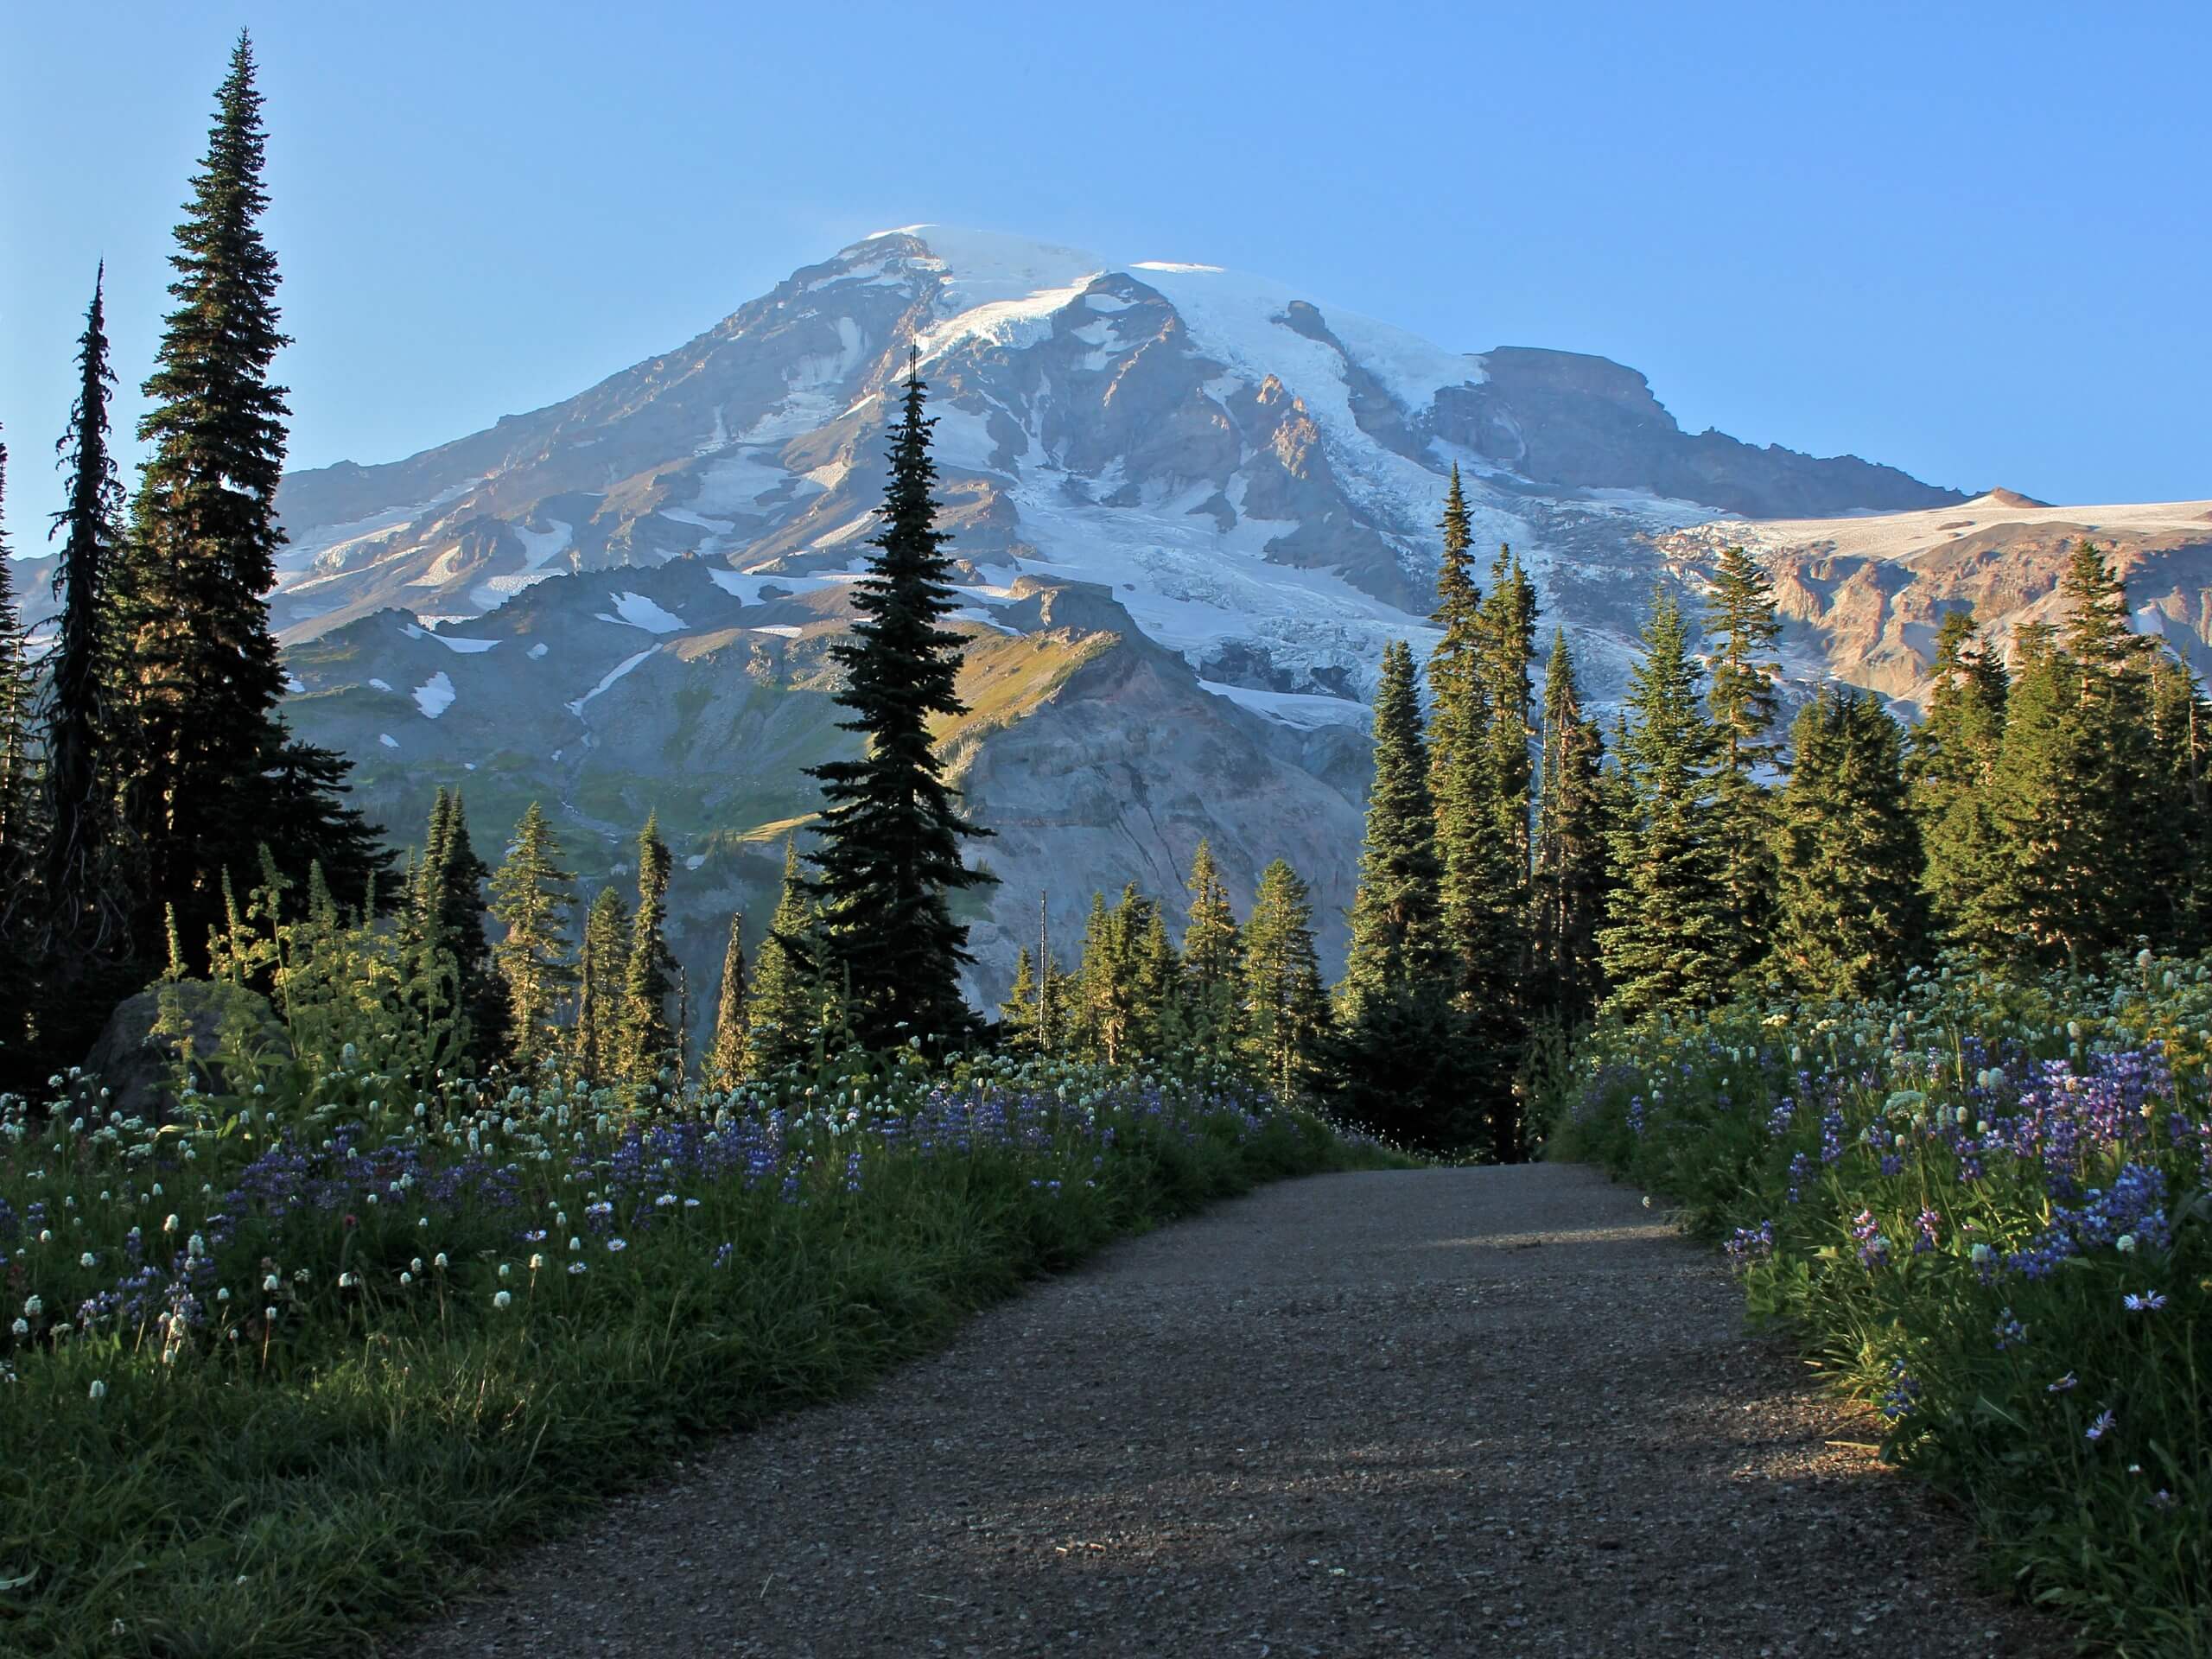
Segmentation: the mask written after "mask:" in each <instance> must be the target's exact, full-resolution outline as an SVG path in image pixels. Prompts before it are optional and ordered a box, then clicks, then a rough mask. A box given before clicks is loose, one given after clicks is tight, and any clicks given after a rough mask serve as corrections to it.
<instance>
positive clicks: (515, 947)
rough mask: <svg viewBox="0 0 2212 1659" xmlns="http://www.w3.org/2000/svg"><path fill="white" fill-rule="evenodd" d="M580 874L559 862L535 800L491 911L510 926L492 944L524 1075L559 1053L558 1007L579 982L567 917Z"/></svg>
mask: <svg viewBox="0 0 2212 1659" xmlns="http://www.w3.org/2000/svg"><path fill="white" fill-rule="evenodd" d="M574 909H575V872H574V871H572V870H564V869H563V868H561V842H560V838H559V837H558V836H556V835H555V834H554V833H553V826H552V825H551V824H550V823H548V822H547V821H546V817H545V814H544V812H543V810H542V809H541V808H540V807H539V806H538V804H537V802H536V801H532V802H531V804H530V808H529V810H527V811H525V812H524V814H523V816H522V821H521V823H518V824H517V825H516V826H515V837H514V843H513V845H512V847H510V848H509V849H508V851H507V855H506V857H505V858H504V859H503V860H501V861H500V863H499V868H498V869H496V870H494V871H493V873H492V905H491V910H492V916H493V920H495V921H497V922H498V923H499V925H500V926H501V927H502V928H504V929H505V932H504V933H503V934H502V936H501V938H500V939H499V943H498V944H495V945H493V948H492V958H493V969H494V970H495V971H496V972H497V974H498V976H499V982H500V983H501V984H502V985H503V986H504V987H505V991H506V998H507V1015H506V1029H507V1033H508V1046H509V1051H510V1052H511V1053H512V1056H513V1059H514V1064H515V1067H516V1069H517V1070H518V1071H521V1072H522V1073H523V1074H524V1076H525V1077H535V1076H536V1075H537V1072H538V1071H539V1069H540V1068H541V1067H542V1066H543V1065H544V1064H545V1062H546V1061H547V1060H548V1059H549V1058H551V1057H552V1056H553V1055H555V1054H556V1053H557V1052H558V1051H559V1048H560V1041H561V1032H560V1020H559V1016H560V1013H561V1009H562V1005H563V1002H564V1001H566V998H567V995H568V992H569V988H570V987H571V986H572V985H573V983H574V982H575V969H573V968H571V967H570V965H569V915H570V912H572V911H573V910H574Z"/></svg>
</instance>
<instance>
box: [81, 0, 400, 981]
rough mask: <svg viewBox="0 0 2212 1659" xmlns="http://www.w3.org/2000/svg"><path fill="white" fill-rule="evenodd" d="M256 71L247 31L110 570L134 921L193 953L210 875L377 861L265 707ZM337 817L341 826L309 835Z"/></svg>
mask: <svg viewBox="0 0 2212 1659" xmlns="http://www.w3.org/2000/svg"><path fill="white" fill-rule="evenodd" d="M254 73H255V66H254V59H253V52H252V48H251V43H250V42H249V41H247V40H246V38H245V35H240V36H239V38H238V45H237V48H236V49H235V50H234V51H233V52H232V56H231V66H230V73H229V74H228V75H227V76H226V79H225V80H224V82H223V85H222V87H221V89H220V91H219V93H218V95H217V107H216V114H215V121H214V125H213V129H212V130H211V131H210V133H209V136H208V147H207V156H206V157H205V159H204V160H203V162H202V163H201V166H200V171H199V173H198V174H196V175H194V179H193V196H192V200H191V201H190V202H189V203H188V204H187V207H186V218H185V220H184V222H183V223H182V224H181V225H179V226H177V228H176V242H177V251H176V252H175V254H174V255H173V256H172V257H171V259H170V264H172V265H173V266H174V267H175V270H176V273H177V280H176V281H175V283H172V284H171V286H170V289H169V292H170V293H171V294H172V295H174V296H175V298H176V301H177V305H176V308H175V310H173V311H171V312H170V313H169V315H168V321H167V325H166V328H165V332H164V334H163V336H162V344H161V347H160V351H159V353H158V357H157V361H156V367H155V370H154V372H153V374H152V375H151V376H150V377H149V378H148V379H147V381H146V383H145V386H144V392H145V397H146V399H147V402H148V404H149V408H148V410H147V412H146V414H145V415H144V416H143V417H142V418H141V420H140V422H139V423H138V436H139V438H140V440H141V441H142V442H144V443H147V444H149V445H150V446H151V454H149V457H148V460H147V462H146V466H145V469H144V471H143V474H142V475H141V479H140V483H139V489H138V494H137V499H136V501H135V503H134V505H133V509H132V524H131V531H130V537H129V541H128V543H127V548H128V551H127V554H126V556H125V558H124V562H123V563H124V569H123V574H122V579H121V581H120V582H119V584H118V595H119V601H120V605H119V608H120V610H121V613H122V615H121V622H122V630H121V632H122V640H121V644H120V646H119V648H118V651H117V652H116V654H115V671H116V681H115V696H114V707H115V710H116V715H117V719H118V733H117V743H116V752H117V756H118V761H119V763H120V765H121V766H122V767H123V770H124V779H125V784H126V789H125V794H124V804H125V817H126V820H127V822H128V823H129V825H130V829H131V832H132V834H133V836H134V837H135V849H134V850H135V852H136V854H137V861H138V864H139V866H140V868H141V870H142V871H143V875H142V879H141V881H140V890H139V893H138V894H137V898H138V901H139V902H138V903H137V906H135V907H134V908H135V910H136V912H137V916H136V925H135V928H134V932H135V934H136V936H137V938H139V939H141V940H142V941H143V940H144V939H147V938H157V937H159V936H160V934H161V932H162V920H163V918H164V916H165V914H166V913H168V912H174V913H175V917H176V919H177V926H178V931H179V934H180V936H181V938H182V940H183V942H184V946H185V949H186V950H187V951H188V953H193V954H194V959H195V960H196V959H197V957H196V952H197V950H198V944H199V941H200V940H201V939H203V938H206V937H207V934H208V931H209V929H210V927H211V926H213V925H215V924H217V923H219V922H220V921H221V919H222V913H223V912H222V899H221V891H222V886H223V878H224V876H225V875H226V874H229V875H231V876H232V878H234V879H235V880H238V881H239V882H241V883H251V881H252V880H254V879H255V872H256V870H257V868H258V862H259V849H260V848H261V847H262V846H263V845H264V844H267V845H268V846H270V849H271V850H272V851H273V852H274V853H275V854H276V855H277V858H278V861H279V862H280V863H281V864H282V865H283V867H284V868H285V869H286V870H287V871H288V872H289V873H290V874H293V875H294V877H295V878H297V877H299V876H300V875H301V874H303V873H304V871H305V869H306V868H307V867H308V865H309V864H310V863H314V862H320V863H321V866H322V868H323V870H324V874H325V875H326V876H327V878H328V880H329V883H330V885H331V887H333V888H334V890H335V891H336V893H337V896H338V897H339V898H340V899H341V900H343V901H345V902H346V903H349V904H353V903H359V901H360V900H361V899H363V898H364V897H365V888H366V887H367V885H368V883H369V881H370V880H371V879H372V873H373V868H372V866H369V865H365V864H364V863H363V862H362V860H361V857H360V854H361V836H359V833H358V832H359V830H360V829H363V828H364V826H361V825H360V824H359V820H358V818H349V817H348V816H347V815H346V811H345V810H344V809H342V808H340V807H339V806H338V805H337V804H335V799H334V794H335V791H337V790H339V789H340V788H342V783H341V782H336V781H334V780H342V779H343V777H344V774H345V771H346V762H345V760H343V758H342V757H340V756H338V755H336V754H334V753H332V752H330V751H327V750H317V749H311V748H308V747H307V746H302V745H298V744H296V743H294V742H293V741H291V740H290V739H289V736H288V735H287V734H286V732H285V730H284V728H283V721H282V720H281V719H280V717H279V715H278V712H277V709H278V702H279V699H280V698H281V697H282V696H283V690H284V679H283V669H282V667H281V665H280V664H279V662H278V660H277V642H276V640H275V639H274V638H273V637H272V636H271V635H270V632H269V613H268V607H267V603H266V601H265V600H264V594H267V593H268V591H269V589H270V588H271V587H273V586H274V585H275V582H276V559H277V550H279V549H280V548H281V547H282V546H283V541H284V532H283V528H282V526H281V525H280V524H279V523H278V521H277V484H278V482H279V480H281V478H282V476H283V469H284V445H285V419H286V416H287V415H288V413H289V410H288V409H287V407H286V404H285V401H284V397H285V394H284V389H283V387H281V386H278V385H275V384H273V383H272V382H271V380H270V373H269V371H270V364H271V362H272V360H273V359H275V357H276V354H277V349H278V348H279V347H280V346H283V345H284V344H285V336H284V334H283V333H282V332H281V331H280V329H279V327H278V323H279V317H278V313H277V259H276V256H275V255H274V254H273V253H272V252H271V251H270V248H269V245H268V243H267V241H266V240H265V239H264V237H263V235H262V232H261V225H260V221H261V218H262V215H263V213H264V211H265V210H266V208H267V207H268V200H269V199H268V195H267V193H266V191H265V190H264V188H263V184H262V170H263V167H264V160H265V143H266V135H265V132H264V128H263V125H262V118H261V109H262V95H261V93H260V92H259V90H258V89H257V87H256V86H255V81H254ZM287 755H289V761H287V760H285V757H286V756H287ZM289 791H305V792H306V798H302V799H290V798H287V796H288V792H289ZM333 826H335V827H336V828H337V829H339V830H340V832H341V833H340V837H339V841H338V842H337V843H335V844H329V845H326V844H323V843H322V842H320V841H318V840H317V839H316V837H317V836H319V835H321V833H322V832H323V831H324V830H326V829H329V828H331V827H333ZM280 831H281V833H280Z"/></svg>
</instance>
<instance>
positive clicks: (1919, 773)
mask: <svg viewBox="0 0 2212 1659" xmlns="http://www.w3.org/2000/svg"><path fill="white" fill-rule="evenodd" d="M1933 681H1934V683H1933V685H1932V687H1931V688H1930V690H1929V696H1928V709H1927V715H1926V718H1925V719H1923V721H1921V722H1920V724H1919V725H1918V726H1916V727H1915V728H1913V730H1912V732H1911V733H1910V735H1908V737H1907V738H1906V740H1905V760H1904V775H1905V780H1906V783H1907V785H1908V787H1909V796H1908V798H1909V799H1910V803H1911V806H1912V810H1913V816H1914V817H1915V818H1916V819H1917V820H1918V822H1919V824H1920V838H1921V844H1922V847H1923V852H1924V863H1923V874H1922V885H1923V890H1924V892H1925V893H1926V894H1927V898H1928V902H1929V912H1930V914H1931V916H1932V918H1933V919H1934V921H1935V923H1936V925H1937V926H1939V927H1940V928H1941V929H1942V931H1943V933H1944V934H1945V935H1946V936H1947V937H1948V938H1950V939H1952V940H1953V941H1955V943H1958V944H1965V945H1967V946H1970V947H1972V948H1973V949H1974V950H1978V951H1980V953H1981V954H1982V955H1983V956H1985V957H2000V956H2002V955H2003V954H2004V953H2005V949H2006V947H2007V944H2008V940H2007V938H2006V936H2005V930H2006V928H2007V927H2008V926H2009V923H2008V922H2007V921H2006V920H2005V918H2004V916H2003V913H2002V912H2003V908H2004V907H2003V906H2002V905H2001V904H1999V903H1998V902H1997V900H1998V899H1999V893H1997V891H1996V889H1997V888H1998V887H1999V886H2000V885H2001V884H2002V883H2003V882H2004V881H2005V880H2006V879H2007V877H2006V875H2005V868H2004V861H2003V857H2002V849H2001V847H2000V843H1999V836H1998V832H1997V827H1996V823H1995V820H1994V819H1993V817H1992V816H1991V809H1992V804H1993V786H1994V785H1995V782H1996V777H1997V760H1998V754H1999V750H2000V749H2001V747H2003V744H2004V738H2005V700H2006V697H2007V695H2008V690H2009V687H2008V683H2007V681H2006V678H2005V668H2004V664H2002V663H2000V662H1999V660H1998V658H1997V656H1996V653H1995V652H1992V651H1991V650H1990V649H1989V648H1988V647H1987V646H1986V645H1985V644H1984V643H1983V642H1982V641H1981V639H1980V637H1979V635H1978V634H1977V633H1976V632H1975V631H1974V619H1973V617H1972V615H1971V614H1970V613H1967V612H1966V611H1958V610H1955V611H1948V612H1946V613H1944V616H1943V620H1942V623H1941V624H1940V625H1939V626H1938V628H1937V631H1936V660H1935V665H1934V671H1933Z"/></svg>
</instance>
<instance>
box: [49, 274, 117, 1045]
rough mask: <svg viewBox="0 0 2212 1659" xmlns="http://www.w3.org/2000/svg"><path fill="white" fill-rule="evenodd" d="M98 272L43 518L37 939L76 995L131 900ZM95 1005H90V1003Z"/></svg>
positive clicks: (111, 959) (107, 375)
mask: <svg viewBox="0 0 2212 1659" xmlns="http://www.w3.org/2000/svg"><path fill="white" fill-rule="evenodd" d="M106 274H107V270H106V266H105V264H103V265H102V266H101V267H100V270H99V275H97V276H96V277H94V278H93V282H92V303H91V305H90V306H89V307H88V308H87V309H86V315H85V332H84V334H83V335H82V336H81V337H80V339H79V341H78V347H77V370H78V390H77V402H76V405H75V407H74V408H73V409H72V410H70V412H69V429H68V431H67V433H65V434H64V435H63V436H62V438H61V441H60V443H59V444H58V445H57V446H56V448H58V449H59V450H60V456H61V461H62V464H63V466H64V467H66V468H67V474H68V480H69V483H68V505H67V506H65V507H64V508H63V509H62V510H61V511H60V512H57V513H56V514H54V529H53V534H54V535H55V536H58V537H60V540H61V548H60V554H59V556H58V557H57V558H56V560H55V562H54V599H55V600H56V601H59V603H60V612H61V613H60V626H59V628H58V630H57V634H56V638H55V640H54V652H53V656H52V658H51V669H52V672H51V675H50V677H49V678H48V685H47V701H46V707H45V710H44V726H45V734H46V755H47V766H46V814H45V816H46V822H47V841H46V858H45V877H46V901H45V902H46V942H45V948H44V949H43V950H42V951H41V955H42V957H44V958H45V963H46V969H47V972H48V975H49V976H52V977H53V979H54V980H55V981H57V982H60V983H62V984H67V985H71V986H75V987H82V986H83V985H84V984H85V982H86V977H87V976H95V977H98V976H106V975H109V974H111V973H112V971H113V969H115V968H117V967H119V966H120V965H121V964H122V963H124V962H127V960H128V958H129V956H130V935H129V931H128V930H129V925H130V898H129V893H128V889H127V887H126V885H125V884H126V879H127V872H126V871H125V869H124V863H123V857H124V842H123V838H122V835H121V823H120V820H119V817H118V808H119V804H120V797H119V794H118V779H116V777H115V776H114V773H113V770H112V766H113V761H114V741H115V738H116V732H115V722H114V720H113V718H112V715H111V709H110V708H109V706H108V698H109V694H110V691H111V688H112V686H113V684H114V682H115V644H116V642H115V617H114V591H113V590H114V585H115V575H116V571H115V565H116V562H117V560H118V557H119V556H120V551H121V545H122V539H121V531H120V528H119V521H120V516H121V513H122V511H123V486H121V485H120V484H119V483H118V482H117V480H116V474H115V461H114V457H113V456H112V454H111V453H110V449H109V444H108V416H107V409H108V399H109V397H110V396H111V394H112V391H113V388H114V385H115V375H114V372H112V371H111V369H110V368H109V367H108V361H107V319H106V302H105V293H104V289H105V278H106ZM92 1000H93V1001H99V1000H101V999H99V998H97V997H95V998H93V999H92Z"/></svg>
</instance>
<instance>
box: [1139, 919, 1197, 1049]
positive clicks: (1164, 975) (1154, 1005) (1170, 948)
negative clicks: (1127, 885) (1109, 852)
mask: <svg viewBox="0 0 2212 1659" xmlns="http://www.w3.org/2000/svg"><path fill="white" fill-rule="evenodd" d="M1148 908H1149V912H1150V913H1149V914H1148V915H1147V917H1146V918H1145V925H1144V932H1143V934H1142V935H1141V937H1140V938H1139V939H1138V942H1137V995H1138V997H1139V1000H1140V1001H1141V1005H1142V1007H1143V1008H1144V1023H1143V1051H1144V1052H1146V1053H1147V1054H1155V1055H1157V1054H1166V1053H1170V1052H1173V1051H1174V1049H1175V1048H1176V1047H1177V1046H1179V1045H1180V1044H1181V1043H1182V1042H1183V1041H1184V1039H1185V1037H1186V1036H1187V1035H1188V1030H1187V1022H1186V1017H1185V1008H1184V1006H1183V958H1182V956H1181V954H1180V953H1179V951H1178V950H1176V949H1175V941H1174V940H1173V939H1172V938H1169V937H1168V936H1167V918H1166V915H1164V914H1163V913H1162V912H1161V911H1160V906H1158V905H1157V904H1150V905H1149V906H1148Z"/></svg>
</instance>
